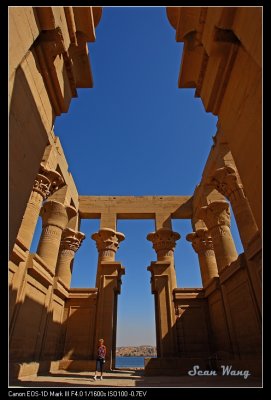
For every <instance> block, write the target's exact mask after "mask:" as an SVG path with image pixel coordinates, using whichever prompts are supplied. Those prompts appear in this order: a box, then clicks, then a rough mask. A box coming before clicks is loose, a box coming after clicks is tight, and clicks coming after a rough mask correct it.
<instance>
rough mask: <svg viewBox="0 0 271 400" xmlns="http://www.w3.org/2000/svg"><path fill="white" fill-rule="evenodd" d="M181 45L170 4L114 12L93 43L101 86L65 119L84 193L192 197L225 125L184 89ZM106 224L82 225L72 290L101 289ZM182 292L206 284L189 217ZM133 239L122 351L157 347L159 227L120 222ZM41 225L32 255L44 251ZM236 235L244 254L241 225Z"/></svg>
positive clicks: (61, 130) (108, 12)
mask: <svg viewBox="0 0 271 400" xmlns="http://www.w3.org/2000/svg"><path fill="white" fill-rule="evenodd" d="M182 48H183V45H182V43H177V42H176V41H175V31H174V30H173V28H172V27H171V26H170V24H169V22H168V20H167V17H166V11H165V8H164V7H161V8H160V7H150V8H149V7H139V8H134V7H123V8H119V7H115V8H112V7H106V8H104V10H103V15H102V18H101V21H100V23H99V25H98V27H97V29H96V42H95V43H91V44H90V45H89V51H90V59H91V66H92V72H93V77H94V88H93V89H81V90H78V95H79V97H78V98H77V99H73V100H72V102H71V106H70V109H69V112H68V114H63V115H62V116H61V117H59V118H57V119H56V123H55V134H56V135H57V136H59V137H60V140H61V143H62V146H63V148H64V151H65V154H66V158H67V161H68V164H69V168H70V171H71V173H72V175H73V177H74V180H75V183H76V185H77V188H78V191H79V193H80V194H81V195H192V194H193V191H194V189H195V186H196V185H197V184H198V183H199V182H200V179H201V173H202V171H203V168H204V165H205V162H206V160H207V157H208V154H209V151H210V148H211V146H212V144H213V142H212V136H213V135H215V133H216V122H217V119H216V117H214V116H213V115H212V114H209V113H206V112H205V110H204V107H203V104H202V102H201V100H200V99H198V98H194V89H178V87H177V81H178V74H179V68H180V61H181V55H182ZM98 229H99V221H98V220H83V221H82V223H81V229H80V230H81V231H83V232H84V233H85V234H86V239H85V241H84V242H83V245H82V246H81V248H80V249H79V251H78V252H77V254H76V258H75V262H74V271H73V278H72V287H94V285H95V274H96V265H97V251H96V247H95V243H94V242H93V241H92V240H91V238H90V236H91V234H92V233H93V232H95V231H97V230H98ZM173 229H174V230H175V231H178V232H179V233H180V234H181V240H180V241H179V242H178V244H177V247H176V250H175V264H176V272H177V281H178V286H179V287H201V279H200V274H199V265H198V258H197V255H196V254H195V253H194V251H193V249H192V246H191V244H190V243H188V242H187V241H186V240H185V236H186V234H187V233H189V232H191V231H192V228H191V223H190V221H188V220H174V221H173ZM118 230H119V231H121V232H123V233H124V234H125V236H126V240H125V241H124V242H122V243H121V246H120V249H119V251H118V253H117V257H116V259H117V260H118V261H121V262H122V263H123V265H124V266H125V267H126V275H125V276H123V279H122V282H123V284H122V292H121V295H120V296H119V305H118V330H117V346H123V345H141V344H153V345H154V344H155V320H154V299H153V295H152V294H151V288H150V273H149V272H148V271H147V267H148V265H150V262H151V261H152V260H153V261H154V260H156V255H155V252H154V250H153V249H152V247H151V243H150V242H148V241H147V240H146V235H147V234H148V233H149V232H151V231H153V230H154V221H152V220H149V221H148V220H141V221H119V222H118ZM39 232H40V222H39V226H38V228H37V234H36V235H35V239H34V241H33V245H32V249H33V250H35V249H36V246H37V237H38V234H39ZM232 232H233V237H234V239H235V242H236V247H237V250H238V252H241V251H242V246H241V244H240V239H239V235H238V231H237V229H236V226H235V221H232Z"/></svg>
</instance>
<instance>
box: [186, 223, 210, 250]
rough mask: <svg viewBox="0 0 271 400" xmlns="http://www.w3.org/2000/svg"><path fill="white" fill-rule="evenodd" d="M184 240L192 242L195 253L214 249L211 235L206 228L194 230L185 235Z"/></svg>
mask: <svg viewBox="0 0 271 400" xmlns="http://www.w3.org/2000/svg"><path fill="white" fill-rule="evenodd" d="M186 240H187V241H188V242H191V243H192V247H193V249H194V250H195V252H196V253H198V254H200V253H204V252H205V251H206V250H214V246H213V241H212V237H211V236H210V234H209V232H208V230H207V229H198V230H197V231H196V232H192V233H189V234H188V235H186Z"/></svg>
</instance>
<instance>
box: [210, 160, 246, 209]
mask: <svg viewBox="0 0 271 400" xmlns="http://www.w3.org/2000/svg"><path fill="white" fill-rule="evenodd" d="M211 183H212V184H213V185H214V186H215V188H216V190H217V191H218V192H219V193H221V194H223V196H225V197H226V198H227V199H228V200H229V201H230V202H231V203H232V204H233V203H234V202H236V201H238V200H239V199H240V198H244V197H245V194H244V190H243V185H241V183H238V180H237V174H236V171H235V169H234V168H232V167H230V166H225V167H222V168H218V169H217V170H216V171H215V173H214V175H213V177H212V179H211Z"/></svg>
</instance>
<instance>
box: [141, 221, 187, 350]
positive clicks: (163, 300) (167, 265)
mask: <svg viewBox="0 0 271 400" xmlns="http://www.w3.org/2000/svg"><path fill="white" fill-rule="evenodd" d="M147 239H148V240H150V241H151V242H152V243H153V248H154V250H155V251H156V254H157V259H158V260H157V261H156V262H152V263H151V265H150V266H149V267H148V270H149V271H150V272H151V283H152V293H153V294H154V296H155V320H156V335H157V337H156V341H157V355H158V357H176V354H177V353H176V351H177V335H176V325H175V321H176V316H175V308H174V302H173V289H175V288H176V287H177V280H176V271H175V266H174V249H175V246H176V241H177V240H179V239H180V235H179V234H178V233H177V232H173V231H172V230H171V229H168V228H160V229H158V230H157V231H156V232H153V233H149V234H148V236H147Z"/></svg>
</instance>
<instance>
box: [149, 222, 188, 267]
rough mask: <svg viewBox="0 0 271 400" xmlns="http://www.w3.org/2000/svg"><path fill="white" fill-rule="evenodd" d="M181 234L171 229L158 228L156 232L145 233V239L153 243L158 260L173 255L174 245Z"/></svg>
mask: <svg viewBox="0 0 271 400" xmlns="http://www.w3.org/2000/svg"><path fill="white" fill-rule="evenodd" d="M180 237H181V235H180V234H179V233H178V232H173V231H172V230H171V229H167V228H160V229H158V230H157V231H156V232H151V233H149V234H148V235H147V240H149V241H150V242H152V243H153V246H152V247H153V248H154V250H155V251H156V254H157V259H158V260H159V261H161V260H165V259H170V258H172V257H173V254H174V250H175V247H176V241H177V240H179V239H180Z"/></svg>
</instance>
